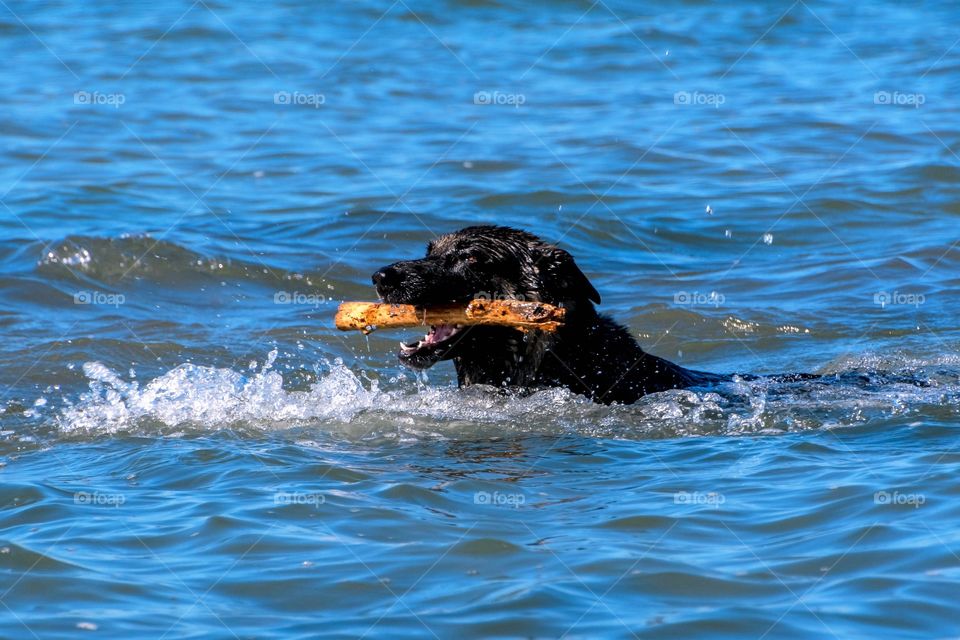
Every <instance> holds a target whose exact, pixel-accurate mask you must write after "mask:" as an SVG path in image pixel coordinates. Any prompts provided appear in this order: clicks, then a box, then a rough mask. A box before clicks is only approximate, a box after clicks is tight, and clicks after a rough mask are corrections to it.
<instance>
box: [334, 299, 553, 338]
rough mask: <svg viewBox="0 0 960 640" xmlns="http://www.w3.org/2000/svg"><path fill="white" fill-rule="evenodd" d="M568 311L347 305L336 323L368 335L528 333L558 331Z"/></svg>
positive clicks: (524, 304) (522, 303) (517, 305)
mask: <svg viewBox="0 0 960 640" xmlns="http://www.w3.org/2000/svg"><path fill="white" fill-rule="evenodd" d="M565 313H566V309H564V308H563V307H555V306H553V305H551V304H547V303H545V302H530V301H526V300H471V301H470V302H469V303H466V304H443V305H437V306H432V307H415V306H413V305H410V304H386V303H376V302H344V303H341V305H340V308H339V309H337V315H336V318H335V319H334V321H335V322H336V325H337V329H340V330H341V331H351V330H360V331H363V332H364V333H370V332H371V331H373V330H375V329H379V328H383V327H422V326H427V325H438V324H461V325H474V324H485V325H499V326H504V327H515V328H517V329H522V330H524V331H529V330H531V329H539V330H540V331H556V330H557V327H559V326H560V325H561V324H563V317H564V314H565Z"/></svg>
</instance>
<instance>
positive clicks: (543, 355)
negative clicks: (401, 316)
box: [373, 226, 730, 403]
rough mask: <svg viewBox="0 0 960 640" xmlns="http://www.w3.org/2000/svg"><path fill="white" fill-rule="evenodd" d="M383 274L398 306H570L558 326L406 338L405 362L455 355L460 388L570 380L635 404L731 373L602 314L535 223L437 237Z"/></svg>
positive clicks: (377, 277) (383, 287) (419, 365)
mask: <svg viewBox="0 0 960 640" xmlns="http://www.w3.org/2000/svg"><path fill="white" fill-rule="evenodd" d="M373 282H374V284H375V285H376V287H377V293H379V294H380V296H381V297H382V298H383V300H384V301H385V302H392V303H398V304H413V305H418V306H430V305H435V304H441V303H447V302H464V301H467V300H471V299H473V298H478V297H485V298H489V299H520V300H536V301H542V302H548V303H550V304H554V305H562V306H564V307H566V309H567V314H566V320H565V322H564V324H563V325H562V327H561V328H560V329H558V330H557V331H556V332H555V333H547V332H543V331H530V332H527V333H524V332H522V331H519V330H516V329H511V328H504V327H488V326H471V327H461V328H456V327H450V326H441V327H437V328H434V329H432V330H431V332H430V333H429V334H428V335H427V336H425V337H424V339H423V340H420V341H417V342H415V343H413V344H410V345H402V346H401V350H400V360H401V361H402V362H403V363H404V364H406V365H407V366H409V367H412V368H415V369H425V368H427V367H430V366H432V365H433V364H435V363H436V362H438V361H440V360H453V363H454V366H455V367H456V369H457V379H458V381H459V383H460V386H466V385H471V384H488V385H493V386H497V387H526V388H537V387H567V388H568V389H570V390H572V391H574V392H576V393H580V394H583V395H585V396H587V397H589V398H591V399H592V400H594V401H596V402H602V403H613V402H619V403H632V402H635V401H636V400H637V399H638V398H640V397H641V396H643V395H645V394H648V393H653V392H656V391H665V390H667V389H679V388H685V387H693V386H702V385H708V384H711V383H717V382H721V381H724V380H728V379H730V378H729V376H723V375H717V374H712V373H705V372H701V371H693V370H690V369H685V368H684V367H681V366H679V365H676V364H673V363H672V362H668V361H666V360H664V359H662V358H658V357H656V356H653V355H650V354H648V353H646V352H644V351H643V349H641V348H640V345H639V344H638V343H637V341H636V340H635V339H634V338H633V337H632V336H631V335H630V333H629V332H628V331H627V329H626V328H625V327H623V326H622V325H620V324H618V323H616V322H614V321H613V320H612V319H610V318H608V317H607V316H604V315H601V314H599V313H597V311H596V309H595V308H594V304H599V303H600V294H599V293H597V290H596V289H594V288H593V285H592V284H590V281H589V280H588V279H587V277H586V276H585V275H584V274H583V272H582V271H580V268H579V267H578V266H577V264H576V263H575V262H574V260H573V257H572V256H571V255H570V254H569V253H567V252H566V251H564V250H563V249H560V248H558V247H556V246H553V245H551V244H548V243H546V242H544V241H543V240H541V239H539V238H537V237H536V236H534V235H532V234H530V233H527V232H525V231H520V230H517V229H512V228H509V227H499V226H476V227H467V228H466V229H462V230H460V231H457V232H454V233H450V234H447V235H444V236H441V237H439V238H437V239H436V240H434V241H433V242H431V243H430V244H429V245H428V247H427V255H426V257H424V258H421V259H419V260H406V261H402V262H395V263H394V264H391V265H389V266H387V267H384V268H382V269H380V270H378V271H377V272H376V273H375V274H373Z"/></svg>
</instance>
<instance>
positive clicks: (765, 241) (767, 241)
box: [763, 233, 773, 244]
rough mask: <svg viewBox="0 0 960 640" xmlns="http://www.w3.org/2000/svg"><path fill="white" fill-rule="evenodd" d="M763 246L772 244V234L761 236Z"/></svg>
mask: <svg viewBox="0 0 960 640" xmlns="http://www.w3.org/2000/svg"><path fill="white" fill-rule="evenodd" d="M763 244H773V234H772V233H765V234H763Z"/></svg>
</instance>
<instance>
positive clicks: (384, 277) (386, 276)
mask: <svg viewBox="0 0 960 640" xmlns="http://www.w3.org/2000/svg"><path fill="white" fill-rule="evenodd" d="M399 282H400V272H399V271H397V270H396V269H395V268H393V267H384V268H383V269H380V270H379V271H377V272H376V273H375V274H373V284H374V285H376V286H378V287H391V286H394V285H396V284H398V283H399Z"/></svg>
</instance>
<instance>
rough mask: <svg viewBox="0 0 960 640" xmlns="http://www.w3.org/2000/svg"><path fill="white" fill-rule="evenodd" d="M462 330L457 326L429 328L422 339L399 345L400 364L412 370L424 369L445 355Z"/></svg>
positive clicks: (460, 326) (444, 325)
mask: <svg viewBox="0 0 960 640" xmlns="http://www.w3.org/2000/svg"><path fill="white" fill-rule="evenodd" d="M462 329H463V326H462V325H459V324H438V325H433V326H431V327H430V331H429V332H428V333H427V334H426V335H425V336H423V338H422V339H420V340H415V341H413V342H410V343H403V342H401V343H400V353H399V357H400V362H402V363H403V364H405V365H407V366H408V367H412V368H414V369H426V368H427V367H429V366H431V365H432V364H434V363H435V362H437V361H438V360H440V359H442V358H443V357H444V356H445V355H446V354H447V352H448V351H449V350H450V347H452V346H453V344H454V342H455V338H456V337H457V334H459V333H460V331H461V330H462Z"/></svg>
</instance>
